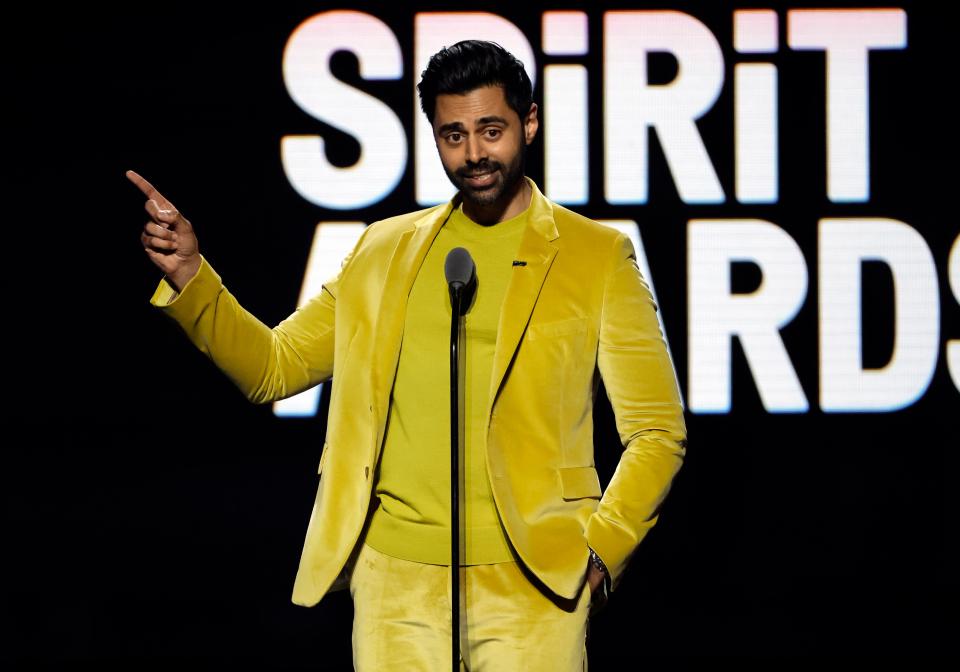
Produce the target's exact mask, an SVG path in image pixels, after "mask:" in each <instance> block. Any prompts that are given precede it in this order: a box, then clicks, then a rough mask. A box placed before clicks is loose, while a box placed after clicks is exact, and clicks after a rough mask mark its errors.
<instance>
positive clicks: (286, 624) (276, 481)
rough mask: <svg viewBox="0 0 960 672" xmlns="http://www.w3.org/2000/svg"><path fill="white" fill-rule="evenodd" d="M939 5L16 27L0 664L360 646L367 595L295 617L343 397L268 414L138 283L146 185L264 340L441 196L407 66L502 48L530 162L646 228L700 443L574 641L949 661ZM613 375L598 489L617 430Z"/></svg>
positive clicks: (595, 650)
mask: <svg viewBox="0 0 960 672" xmlns="http://www.w3.org/2000/svg"><path fill="white" fill-rule="evenodd" d="M919 4H920V3H898V4H896V5H891V6H888V7H875V6H861V5H858V4H856V3H833V4H820V3H804V4H796V5H794V4H791V3H780V2H774V3H770V2H768V3H754V2H745V3H737V4H733V3H727V2H712V3H685V2H671V3H662V4H656V5H651V4H646V3H633V4H629V3H627V4H623V3H604V2H598V3H591V4H590V6H589V7H586V8H585V7H583V6H581V5H579V4H574V3H563V2H560V3H553V4H541V3H524V4H523V5H522V6H521V5H520V4H515V5H514V6H512V7H509V8H505V7H493V6H489V7H482V6H478V7H476V8H470V11H464V10H465V8H464V7H462V6H455V5H450V4H444V3H424V4H423V5H422V6H417V5H409V6H407V7H404V8H394V9H389V10H384V9H383V8H382V7H380V6H379V5H378V4H377V3H362V2H361V3H350V4H349V6H348V5H336V4H329V3H274V4H263V5H260V6H256V7H253V8H250V9H244V10H241V9H239V8H238V7H236V6H222V7H221V8H220V9H218V10H212V9H208V8H204V9H197V7H196V6H194V7H187V6H182V7H173V8H170V7H166V6H162V5H156V6H149V7H132V6H127V7H120V8H117V9H115V10H109V11H108V10H102V9H87V8H82V9H78V8H74V9H71V10H69V12H67V13H66V14H63V13H56V12H52V11H51V12H49V13H48V14H42V15H41V14H39V13H36V15H35V16H33V18H32V19H31V20H29V21H24V23H23V26H24V28H23V35H22V36H21V40H22V41H21V43H20V46H19V47H18V59H19V60H20V62H21V64H20V65H18V66H17V67H16V78H15V80H14V81H15V82H16V89H15V90H16V92H17V95H16V96H14V97H13V101H12V104H13V109H14V112H15V113H19V114H20V115H21V117H22V118H20V119H18V121H19V122H21V123H20V124H18V126H17V127H15V128H11V129H8V133H9V134H10V135H11V136H12V138H11V140H12V143H13V145H14V147H15V149H16V150H17V152H16V158H17V161H16V165H14V166H13V168H14V169H15V172H16V175H15V176H14V178H13V181H12V182H11V184H12V185H14V186H15V187H16V188H15V189H14V190H13V191H14V192H16V193H12V194H10V195H8V198H9V199H11V200H13V201H14V212H13V213H12V215H11V217H10V220H9V221H8V228H14V229H15V233H25V234H26V236H25V237H24V243H22V244H19V243H17V244H14V245H13V247H14V250H13V251H12V253H11V254H12V257H11V262H10V266H11V268H15V269H17V270H16V272H15V273H14V274H13V275H14V278H8V283H9V284H8V295H10V296H11V297H12V298H13V299H14V301H13V303H12V304H11V305H12V306H13V307H14V309H13V310H14V312H15V314H16V317H17V321H16V325H15V326H19V327H21V329H15V330H14V329H8V332H14V333H16V334H17V338H16V339H15V340H16V342H17V343H18V346H17V347H16V348H15V349H11V350H9V351H8V352H10V357H11V359H12V360H13V366H12V367H10V371H11V379H10V380H11V382H13V385H12V387H13V392H14V393H15V394H17V397H18V402H17V405H16V406H15V418H14V421H15V422H11V423H10V424H9V426H10V427H11V428H17V429H18V430H19V431H16V432H14V431H10V433H9V437H8V440H9V442H10V445H11V448H10V449H9V456H10V458H9V469H8V470H7V476H8V480H9V483H8V486H7V488H6V491H7V494H6V506H5V516H6V524H7V527H8V529H9V530H10V531H11V539H12V541H13V547H14V548H15V549H16V552H15V554H14V555H13V566H12V570H11V571H10V572H9V573H8V578H7V582H6V584H7V585H6V588H5V591H6V599H5V604H6V608H7V609H8V614H7V615H8V617H9V618H10V620H12V621H13V622H14V623H15V628H14V631H13V632H14V640H15V645H14V647H13V648H12V651H13V653H12V654H11V655H12V656H13V657H14V659H15V660H18V661H21V662H23V661H33V662H49V661H81V660H96V661H99V662H100V663H101V664H109V663H110V662H111V661H112V662H115V663H117V664H118V665H125V664H128V663H130V661H134V660H138V661H146V660H167V661H171V662H173V661H184V660H188V659H210V660H217V661H222V660H227V659H236V660H242V661H249V660H256V661H259V662H260V663H261V664H263V665H265V666H269V665H289V666H294V667H299V666H304V667H306V666H319V667H320V668H321V669H350V621H351V618H352V607H351V604H350V601H349V597H348V596H347V595H345V594H344V593H338V594H333V595H331V596H329V597H328V598H326V599H325V600H324V601H323V602H322V603H321V605H320V606H318V607H317V608H315V609H312V610H306V609H302V608H298V607H294V606H293V605H291V604H290V603H289V593H290V590H291V588H292V581H293V576H294V573H295V570H296V565H297V560H298V557H299V552H300V549H301V544H302V535H303V533H304V532H305V529H306V523H307V519H308V516H309V513H310V507H311V504H312V500H313V496H314V493H315V489H316V480H317V477H316V462H317V460H318V459H319V455H320V449H321V446H322V444H323V438H324V431H325V413H326V408H327V405H328V403H329V396H328V395H329V389H328V387H329V386H320V387H318V388H315V389H314V390H311V391H309V392H305V393H303V394H301V395H299V396H297V397H294V398H292V399H289V400H286V401H283V402H280V403H277V404H274V405H273V406H264V407H255V406H251V405H249V404H247V402H246V401H245V400H244V399H243V398H242V397H241V396H240V395H239V393H238V392H237V391H236V390H235V389H234V388H233V387H232V386H231V385H230V383H229V382H228V381H227V380H226V379H225V378H223V376H222V375H221V374H219V373H218V372H217V371H216V370H215V369H214V368H213V367H212V365H210V364H209V362H207V360H206V359H204V358H203V357H202V356H201V355H199V354H198V353H197V352H195V351H194V350H193V349H192V346H190V345H189V344H188V343H187V342H186V340H185V339H184V338H183V337H182V336H181V335H180V334H179V332H178V331H177V330H176V329H175V328H174V327H173V326H172V325H171V324H170V323H168V322H167V321H166V320H165V319H164V318H163V317H162V316H160V315H159V313H158V312H157V311H156V310H154V309H153V308H151V307H150V306H149V305H147V299H148V298H149V296H150V294H151V292H152V291H153V288H154V286H155V285H156V283H157V281H158V280H159V277H160V276H159V273H158V272H157V271H156V269H155V268H154V267H153V266H152V265H151V264H150V263H149V261H148V260H147V259H146V258H145V255H144V254H143V251H142V249H141V248H140V243H139V231H140V228H141V227H142V225H143V223H144V222H145V217H146V216H145V214H144V212H143V210H142V201H143V199H142V198H141V197H140V195H139V192H137V191H136V190H135V189H134V188H133V187H132V185H130V184H129V183H127V181H126V180H125V178H124V171H125V170H126V169H134V170H137V171H138V172H140V173H141V174H142V175H144V176H145V177H146V178H147V179H149V180H151V181H152V182H153V183H154V184H155V185H156V186H157V187H158V189H160V191H162V192H163V193H164V194H165V195H166V196H167V197H168V198H169V199H170V200H172V201H173V202H174V203H175V204H176V205H177V206H178V208H179V209H180V210H181V211H182V212H183V213H184V215H185V216H186V217H187V218H189V219H190V220H191V221H192V222H193V224H194V226H195V228H196V230H197V232H198V236H199V240H200V249H201V251H202V252H203V253H204V255H205V256H206V257H207V259H208V260H209V261H210V262H211V263H212V265H213V267H214V268H215V269H216V270H217V271H218V272H219V273H220V274H221V276H222V277H223V279H224V282H225V283H226V285H227V287H228V288H229V289H230V290H231V291H232V292H233V293H234V294H235V295H236V296H237V297H238V298H239V300H240V301H241V303H242V304H243V305H244V306H246V307H247V308H248V309H250V310H251V311H252V312H254V313H255V314H256V315H258V316H259V317H260V318H261V319H262V320H263V321H264V322H267V323H268V324H275V323H276V322H278V321H279V320H281V319H283V318H284V317H285V316H286V315H288V314H289V313H290V312H292V311H293V309H294V308H295V307H296V306H297V305H298V304H299V303H301V302H303V301H306V300H307V299H309V298H310V297H311V296H312V295H314V294H316V293H317V292H318V291H319V288H320V285H321V284H322V282H323V281H324V280H326V279H328V278H329V277H331V276H332V275H333V274H335V273H336V270H337V269H338V268H339V265H340V261H341V260H342V258H343V256H344V255H345V254H346V252H347V251H348V250H349V249H350V248H351V247H352V245H353V244H354V242H355V241H356V239H357V238H358V236H359V235H360V233H361V232H362V231H363V229H364V227H366V226H367V225H369V224H371V223H372V222H375V221H377V220H378V219H382V218H385V217H388V216H392V215H395V214H399V213H402V212H408V211H411V210H415V209H420V208H424V207H427V206H430V205H434V204H437V203H440V202H443V201H446V200H447V199H448V198H449V197H450V196H451V195H452V193H453V192H452V187H451V186H450V184H449V182H448V181H447V179H446V177H445V176H444V174H443V171H442V169H441V166H440V162H439V159H438V158H437V156H436V149H435V147H434V144H433V140H432V135H431V132H430V128H429V126H428V124H427V122H426V120H425V118H424V117H423V115H422V113H421V112H420V111H419V101H418V98H417V96H416V89H415V86H416V83H417V82H418V81H419V73H420V72H421V71H422V70H423V68H424V67H425V64H426V62H427V59H428V58H429V56H430V55H431V54H432V53H434V52H435V51H437V50H438V49H439V48H441V47H442V46H444V45H449V44H452V43H453V42H456V41H458V40H461V39H467V38H481V39H491V40H494V41H497V42H499V43H500V44H502V45H503V46H505V47H506V48H507V49H509V50H510V51H512V52H513V53H514V54H515V55H517V56H518V57H519V58H520V59H521V60H522V61H523V63H524V65H525V66H526V68H527V71H528V73H529V75H530V77H531V79H532V80H533V82H534V88H535V90H534V95H535V99H536V102H537V104H538V105H539V108H540V119H541V126H540V133H539V136H538V138H537V139H536V141H535V142H534V143H533V145H532V146H531V148H530V151H529V153H528V173H529V174H530V176H531V177H533V178H534V180H536V182H537V183H538V184H539V185H540V187H541V189H542V190H543V191H544V192H545V193H546V194H547V195H548V196H549V197H551V198H552V199H554V200H555V201H557V202H559V203H562V204H564V205H565V206H567V207H569V208H571V209H573V210H576V211H577V212H580V213H582V214H584V215H586V216H588V217H591V218H594V219H596V220H599V221H601V222H603V223H605V224H607V225H609V226H611V227H614V228H617V229H619V230H621V231H623V232H624V233H626V234H627V235H628V236H629V237H630V238H631V240H632V241H633V244H634V248H635V249H636V252H637V259H638V262H639V265H640V268H641V270H642V272H643V274H644V276H645V277H646V278H647V280H648V282H649V284H650V286H651V289H652V290H653V292H654V294H655V296H656V298H657V301H658V303H659V306H660V313H659V316H660V319H661V326H662V329H663V332H664V335H665V337H666V339H667V342H668V346H669V349H670V353H671V356H672V358H673V361H674V364H675V366H676V371H677V376H678V382H679V384H680V388H681V391H682V395H683V398H684V403H685V406H686V410H687V422H688V427H689V433H690V440H689V456H688V460H687V463H686V465H685V467H684V469H683V470H682V471H681V474H680V476H679V477H678V479H677V481H676V484H675V487H674V490H673V492H672V493H671V495H670V497H669V498H668V500H667V503H666V506H665V507H664V509H663V512H662V516H661V521H660V524H659V525H658V526H657V527H656V528H655V529H654V531H653V532H652V533H651V535H650V536H649V538H648V539H647V540H646V541H645V542H644V543H643V545H642V547H641V549H640V551H639V552H638V553H637V555H636V557H635V559H634V561H633V564H632V565H631V568H630V569H629V570H628V574H627V576H626V578H625V579H624V581H623V583H622V587H621V589H620V590H618V592H617V593H616V594H615V595H614V596H613V599H612V601H611V603H610V605H609V606H608V608H607V610H606V611H605V612H603V613H602V614H600V615H599V616H597V617H596V618H595V619H594V620H593V622H592V623H593V624H592V627H591V639H590V642H589V648H590V654H591V664H592V665H596V666H597V669H608V668H609V669H612V665H613V661H614V660H615V659H616V658H617V657H618V655H620V654H624V655H628V656H630V657H636V658H639V659H642V658H646V657H653V656H684V655H727V654H733V655H790V654H822V653H831V652H846V653H863V654H867V653H887V652H898V653H906V654H914V655H920V654H924V653H929V652H933V651H937V650H944V651H946V650H947V648H948V642H949V640H950V639H951V638H953V637H954V635H953V634H950V633H955V631H956V628H957V625H958V623H957V617H956V615H955V614H956V609H955V604H956V599H957V597H958V595H957V571H956V567H957V563H958V557H957V554H956V537H957V523H956V517H955V516H956V509H957V500H958V498H957V495H956V492H957V488H956V486H955V484H954V482H955V479H956V477H957V470H958V460H957V455H956V452H957V451H956V447H955V446H956V442H957V439H956V438H955V434H956V426H957V422H956V417H955V416H956V415H957V412H958V410H960V404H958V402H960V393H958V390H960V305H958V302H960V238H958V232H960V227H958V225H957V220H956V215H955V209H956V206H955V203H954V198H953V196H954V195H955V187H954V185H953V184H952V181H953V180H952V178H953V177H954V175H955V173H956V170H955V166H954V157H955V153H956V149H955V143H954V142H953V136H954V134H955V133H956V124H955V123H954V120H953V119H952V117H951V110H953V109H954V105H953V104H952V103H949V99H950V95H949V94H950V93H951V91H950V89H951V88H952V85H951V84H950V82H951V81H953V79H954V76H953V74H952V66H953V59H951V58H950V57H949V56H948V53H949V51H948V50H949V41H948V40H949V39H950V38H949V37H948V35H947V31H946V28H945V27H944V26H945V24H946V23H947V21H948V19H947V18H946V16H944V15H941V14H939V13H938V11H937V10H935V9H933V8H932V6H929V5H928V6H925V7H920V6H919ZM19 129H22V130H19ZM584 263H589V261H587V260H585V262H584ZM438 281H441V280H440V279H439V278H438ZM600 396H601V398H600V400H599V402H598V405H597V408H596V411H595V421H596V429H595V440H596V460H597V466H598V469H599V471H600V474H601V480H602V481H604V483H605V482H606V481H607V480H608V479H609V478H610V476H611V474H612V472H613V469H614V468H615V466H616V463H617V460H618V458H619V454H620V452H621V450H622V447H621V445H620V444H619V440H618V438H617V434H616V430H615V427H614V426H613V418H612V414H611V412H610V408H609V405H608V404H607V403H606V399H605V397H604V396H603V394H601V395H600ZM22 430H26V431H22ZM641 664H643V663H642V661H640V662H638V665H641Z"/></svg>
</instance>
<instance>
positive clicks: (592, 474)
mask: <svg viewBox="0 0 960 672" xmlns="http://www.w3.org/2000/svg"><path fill="white" fill-rule="evenodd" d="M557 472H559V474H560V492H561V496H562V497H563V498H564V499H584V498H587V497H593V498H595V499H599V498H600V494H601V492H602V491H601V489H600V477H599V476H598V475H597V470H596V469H595V468H593V467H563V468H561V469H557Z"/></svg>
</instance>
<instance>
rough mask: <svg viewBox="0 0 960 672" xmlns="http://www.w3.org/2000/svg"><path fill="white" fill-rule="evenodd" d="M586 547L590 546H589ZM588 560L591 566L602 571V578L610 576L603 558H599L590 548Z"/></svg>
mask: <svg viewBox="0 0 960 672" xmlns="http://www.w3.org/2000/svg"><path fill="white" fill-rule="evenodd" d="M587 548H590V547H589V546H588V547H587ZM590 562H592V563H593V566H594V567H596V568H597V569H599V570H600V571H601V572H603V576H604V580H606V579H607V578H609V577H610V572H608V571H607V566H606V565H605V564H603V560H601V559H600V556H599V555H597V552H596V551H595V550H593V549H592V548H590Z"/></svg>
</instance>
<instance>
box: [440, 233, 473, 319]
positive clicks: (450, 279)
mask: <svg viewBox="0 0 960 672" xmlns="http://www.w3.org/2000/svg"><path fill="white" fill-rule="evenodd" d="M443 271H444V273H445V274H446V276H447V286H448V288H449V290H450V301H451V302H452V303H453V305H454V306H459V307H460V314H461V315H463V314H464V313H466V312H467V309H468V308H469V307H470V303H471V301H472V299H473V291H474V289H475V288H476V286H477V266H476V264H474V263H473V257H471V256H470V253H469V252H467V250H465V249H464V248H462V247H455V248H453V249H452V250H450V252H449V254H447V260H446V262H444V265H443ZM457 298H459V299H460V300H459V301H458V300H457Z"/></svg>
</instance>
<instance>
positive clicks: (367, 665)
mask: <svg viewBox="0 0 960 672" xmlns="http://www.w3.org/2000/svg"><path fill="white" fill-rule="evenodd" d="M459 576H460V602H461V604H460V669H461V670H462V671H464V672H512V671H514V670H516V671H518V672H584V671H585V670H586V669H587V631H588V623H589V621H588V614H589V609H590V598H591V595H590V586H589V584H587V582H586V581H584V587H583V590H582V591H581V593H580V596H579V598H578V599H575V600H564V599H562V598H557V597H556V596H554V595H552V593H550V592H549V590H548V589H546V588H545V587H542V584H541V583H540V582H539V581H538V580H537V579H536V577H535V576H533V574H531V573H530V572H529V570H527V569H526V568H525V567H524V566H523V565H522V564H521V563H518V562H501V563H496V564H492V565H470V566H465V567H461V572H460V575H459ZM450 577H451V573H450V567H449V566H445V565H428V564H422V563H419V562H412V561H410V560H402V559H400V558H394V557H392V556H389V555H386V554H384V553H381V552H380V551H378V550H376V549H375V548H373V547H372V546H368V545H367V544H363V546H362V548H361V549H360V551H359V553H358V555H357V558H356V564H355V566H354V568H353V574H352V576H351V578H350V595H351V597H352V598H353V607H354V617H353V665H354V669H355V670H357V672H374V671H376V672H383V671H390V670H398V671H400V670H402V671H403V672H413V671H422V672H437V671H442V670H449V669H450V658H451V650H450V649H451V647H450V630H451V625H452V618H451V613H450V605H451V595H452V592H451V581H450ZM538 585H539V586H541V587H540V588H538Z"/></svg>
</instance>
